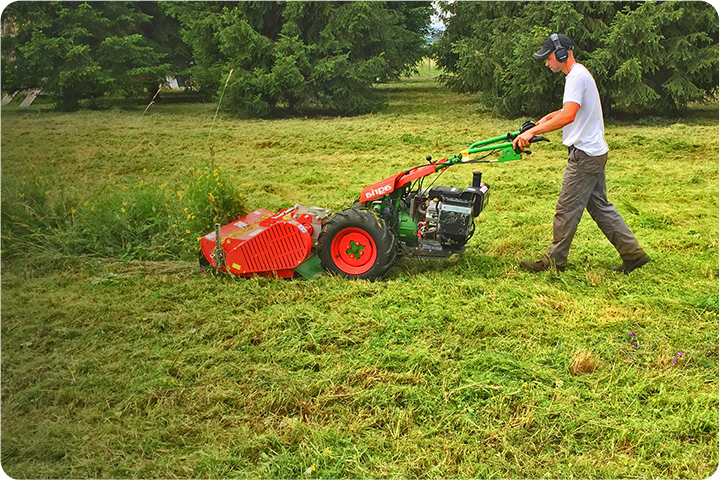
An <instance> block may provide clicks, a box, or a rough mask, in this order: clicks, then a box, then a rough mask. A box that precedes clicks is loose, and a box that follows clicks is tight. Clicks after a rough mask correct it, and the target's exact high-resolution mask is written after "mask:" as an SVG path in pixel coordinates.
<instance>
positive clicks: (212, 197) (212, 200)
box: [208, 193, 215, 202]
mask: <svg viewBox="0 0 720 480" xmlns="http://www.w3.org/2000/svg"><path fill="white" fill-rule="evenodd" d="M208 196H209V197H210V201H211V202H214V201H215V196H214V195H213V194H212V193H208Z"/></svg>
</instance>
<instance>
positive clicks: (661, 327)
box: [0, 66, 719, 478]
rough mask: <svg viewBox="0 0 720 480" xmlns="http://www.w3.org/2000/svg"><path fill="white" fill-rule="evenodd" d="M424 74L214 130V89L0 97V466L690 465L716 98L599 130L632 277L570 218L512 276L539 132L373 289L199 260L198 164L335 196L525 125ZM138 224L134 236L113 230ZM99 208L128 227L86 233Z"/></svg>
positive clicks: (452, 471) (314, 474) (699, 377)
mask: <svg viewBox="0 0 720 480" xmlns="http://www.w3.org/2000/svg"><path fill="white" fill-rule="evenodd" d="M424 68H427V66H425V67H424ZM436 74H437V72H427V71H426V70H425V69H422V70H421V74H420V75H417V76H414V77H411V78H407V79H403V80H401V81H399V82H395V83H392V84H389V85H385V86H382V87H381V88H383V89H384V90H386V91H387V94H388V99H389V105H388V108H387V109H385V110H383V111H381V112H379V113H376V114H373V115H364V116H358V117H341V118H336V117H322V116H315V117H309V118H290V117H288V118H280V119H274V120H238V119H233V118H230V117H227V116H224V115H220V116H218V117H217V119H216V120H214V114H215V108H216V105H215V104H213V103H209V102H208V103H203V102H202V101H199V102H187V101H184V100H183V97H182V96H181V95H180V96H178V95H171V94H166V95H165V101H162V102H157V103H155V104H153V105H152V106H150V107H149V108H148V109H147V111H145V109H146V105H145V104H140V103H137V104H130V105H126V106H122V107H120V106H113V107H112V108H109V109H105V110H83V111H79V112H76V113H60V112H55V111H52V110H51V109H49V107H48V106H47V105H43V104H39V105H35V106H32V107H30V108H27V109H19V108H17V107H16V106H14V105H13V104H11V105H9V106H7V107H3V109H2V133H1V136H2V166H1V173H2V209H3V223H2V244H3V253H2V384H1V385H2V412H1V413H2V443H1V446H0V452H1V460H2V468H3V470H4V471H5V473H6V474H7V475H10V476H12V477H14V478H189V477H191V478H201V477H202V478H227V477H243V478H244V477H251V478H268V477H270V478H366V477H373V478H416V477H423V478H454V477H482V478H488V477H489V478H573V477H575V478H705V477H709V476H710V475H712V474H713V472H715V470H716V469H717V467H718V223H719V222H718V106H717V104H714V105H706V106H699V107H695V108H693V109H691V111H690V112H689V113H688V114H687V115H685V116H683V117H679V118H672V119H659V118H642V119H636V120H625V121H608V123H607V125H606V134H607V141H608V143H609V145H610V148H611V153H610V158H609V163H608V166H607V178H608V189H609V198H610V200H611V201H612V202H613V203H615V205H616V206H617V207H618V209H619V210H620V212H621V213H622V214H623V216H624V218H625V219H626V220H627V222H628V224H629V225H630V227H631V229H632V230H633V231H634V232H635V234H636V236H637V237H638V239H639V241H640V243H641V245H642V246H643V247H644V249H645V250H646V251H647V252H648V253H649V254H650V256H651V257H652V259H653V261H652V262H651V263H650V264H648V265H647V266H645V267H643V268H642V269H639V270H637V271H635V272H633V273H632V274H631V275H629V276H625V275H621V274H618V273H615V272H613V271H611V270H610V267H611V266H613V265H616V264H618V263H619V257H618V256H617V254H616V252H615V251H614V249H613V247H612V246H611V245H610V244H609V242H608V241H607V240H606V239H605V238H604V236H603V234H602V233H601V231H600V230H599V229H598V228H597V226H596V225H595V224H594V223H593V222H592V220H591V219H590V218H589V216H588V215H585V216H584V217H583V220H582V222H581V224H580V227H579V229H578V232H577V236H576V238H575V241H574V243H573V248H572V250H571V254H570V259H569V263H568V269H567V270H566V271H565V272H562V273H557V272H543V273H541V274H535V275H533V274H529V273H526V272H523V271H521V270H519V268H518V263H519V261H521V260H525V259H528V260H537V259H539V258H540V257H541V256H542V254H543V253H544V252H545V250H546V248H547V246H548V245H549V242H550V241H551V238H552V219H553V213H554V206H555V202H556V200H557V196H558V193H559V190H560V184H561V179H562V173H563V170H564V165H565V162H566V159H565V157H566V149H565V148H564V147H563V146H562V144H561V138H560V133H559V132H554V133H551V134H548V135H547V136H548V137H549V138H550V139H551V140H552V143H550V144H539V145H537V146H535V148H533V150H534V153H533V154H532V155H530V156H525V157H524V158H523V160H521V161H516V162H509V163H504V164H500V165H498V164H495V165H490V166H482V165H481V166H480V167H482V168H473V167H478V166H477V165H476V166H460V167H457V168H456V169H455V170H450V171H448V172H446V173H445V174H444V175H443V176H442V177H441V178H440V179H439V180H438V182H437V184H436V185H453V186H460V187H465V186H467V185H468V184H469V183H470V181H471V178H472V171H473V170H481V171H483V174H484V175H483V179H484V181H485V182H487V183H488V184H489V185H490V186H491V191H492V195H491V198H490V203H489V205H488V209H487V210H486V211H485V212H483V213H482V214H481V215H480V217H478V219H477V220H476V224H477V230H476V233H475V236H474V237H473V239H472V240H471V242H470V244H469V246H468V248H467V250H466V252H464V253H463V254H462V255H459V256H456V257H454V258H451V259H449V260H444V261H423V260H413V259H401V260H400V261H398V263H397V264H396V266H395V267H394V269H393V270H392V271H391V273H390V275H389V276H388V278H387V279H386V280H383V281H378V282H366V281H348V280H346V279H343V278H339V277H333V276H329V275H323V276H321V277H318V278H316V279H315V280H311V281H308V280H303V279H298V280H278V279H268V278H261V279H250V280H233V279H231V278H227V277H217V276H214V275H211V274H209V273H207V272H205V273H202V272H199V269H198V266H197V264H196V262H195V261H194V255H195V251H196V245H197V243H194V242H196V239H197V237H198V236H200V235H204V234H205V233H207V232H208V231H210V229H209V228H206V226H205V224H204V223H203V222H204V220H203V222H194V220H195V219H193V218H192V215H193V214H194V213H193V208H194V206H197V202H199V200H197V201H196V203H195V204H193V203H186V202H189V200H188V199H189V198H190V195H189V194H188V192H190V191H191V190H192V189H193V188H201V187H202V185H201V186H200V187H197V186H196V187H193V185H195V184H192V185H191V182H197V181H198V178H199V179H200V180H202V179H203V178H204V179H205V180H206V181H208V182H210V183H212V185H211V186H212V188H215V187H217V188H230V187H228V185H232V187H231V191H225V190H223V192H224V193H223V192H221V193H217V192H215V193H213V194H212V195H209V196H212V199H213V200H212V202H215V195H216V194H217V195H218V196H220V195H228V196H231V197H232V198H233V199H235V200H236V201H237V204H240V205H241V206H242V208H243V209H244V211H245V212H250V211H252V210H254V209H255V208H260V207H264V208H268V209H271V210H272V209H279V208H281V207H287V206H291V205H293V204H295V203H300V204H303V205H313V206H319V207H325V208H329V209H331V210H333V211H339V210H341V209H343V208H346V207H347V206H349V205H351V204H352V202H353V201H354V200H355V199H356V198H357V196H358V195H359V192H360V190H361V189H362V188H363V187H364V186H366V185H368V184H370V183H373V182H375V181H377V180H380V179H382V178H385V177H387V176H389V175H391V174H394V173H397V172H398V171H401V170H404V169H406V168H408V167H411V166H414V165H418V164H421V163H423V162H424V157H425V155H432V156H433V157H434V158H442V157H444V156H448V155H452V154H454V153H456V152H458V151H460V150H462V149H464V148H465V147H466V146H467V145H469V144H470V143H472V142H474V141H477V140H480V139H483V138H488V137H492V136H496V135H501V134H504V133H506V132H509V131H515V130H516V129H517V128H518V126H519V125H520V124H521V123H522V122H523V121H524V120H526V118H517V119H514V120H507V119H500V118H496V117H493V116H492V115H490V114H488V113H483V112H481V111H479V110H478V106H477V103H476V98H475V96H472V95H458V94H456V93H453V92H450V91H448V90H446V89H444V88H443V87H442V86H441V85H439V84H438V83H437V82H436V81H435V78H436ZM210 183H208V185H209V184H210ZM215 183H217V184H218V185H217V186H216V185H215ZM221 183H222V184H223V185H224V186H222V187H221V186H219V184H221ZM198 185H199V184H198ZM203 185H205V184H203ZM203 188H204V187H203ZM208 188H209V187H208ZM33 192H34V193H33ZM153 192H155V193H153ZM166 192H171V193H170V194H166ZM176 192H179V193H177V194H176ZM207 193H208V194H210V193H212V192H210V191H208V192H207ZM153 195H158V196H153ZM161 195H164V196H161ZM200 196H202V197H203V198H204V196H205V192H201V195H200ZM171 199H172V200H171ZM143 202H144V203H143ZM153 202H160V203H159V204H158V205H160V204H162V205H161V206H162V208H160V207H158V208H156V205H155V203H153ZM173 202H174V203H173ZM212 205H215V203H212ZM95 207H97V209H96V208H95ZM163 209H164V210H163ZM185 209H188V210H185ZM100 211H102V215H104V217H93V216H92V215H94V214H95V213H97V212H100ZM6 212H8V213H7V214H6ZM44 212H45V213H44ZM164 212H169V213H167V215H168V216H169V220H168V221H167V224H165V223H163V218H164V216H165V213H164ZM215 213H217V214H225V213H226V214H229V215H233V214H234V212H215ZM185 214H187V217H186V216H185ZM22 215H25V217H23V216H22ZM131 215H135V217H132V218H133V220H128V218H130V216H131ZM198 215H200V213H198ZM145 216H147V218H148V222H149V221H150V220H152V222H154V223H153V225H154V227H153V228H154V230H152V231H153V232H154V233H153V235H156V236H155V237H152V239H145V240H143V238H145V237H143V233H142V232H141V233H140V234H138V237H137V238H135V239H134V240H133V242H134V243H135V245H132V246H128V245H126V244H125V243H123V242H125V241H124V240H122V239H120V240H122V241H120V240H119V238H120V237H118V235H119V236H122V235H129V234H128V233H127V231H128V229H135V230H142V231H145V230H143V229H144V223H143V222H144V218H145ZM50 217H52V221H50V220H48V218H50ZM170 217H171V218H170ZM23 218H27V220H22V219H23ZM98 218H99V220H98ZM33 222H34V223H33ZM84 222H85V223H84ZM93 222H95V223H93ZM102 222H104V223H102ZM181 222H186V223H181ZM193 222H194V223H193ZM111 224H112V226H113V228H114V227H115V226H116V225H118V226H123V225H125V230H122V228H120V227H118V228H120V230H117V232H119V233H113V232H115V231H114V230H108V232H110V233H108V234H107V235H106V236H104V237H103V236H102V235H100V233H98V232H100V231H103V232H104V231H105V230H104V229H105V228H106V227H107V228H110V226H109V225H111ZM93 235H95V237H93ZM89 238H95V239H98V238H99V239H100V240H98V241H99V242H101V243H108V244H113V245H114V247H113V248H115V247H117V248H115V249H114V250H113V249H111V248H109V249H108V250H106V251H103V250H102V247H98V246H97V245H95V244H93V243H92V242H91V241H90V240H88V239H89ZM123 238H125V237H123ZM128 238H130V237H128ZM155 239H157V241H155ZM161 241H162V242H161ZM138 242H140V247H138V246H137V245H138ZM143 242H145V243H143ZM153 242H154V243H153ZM93 245H95V246H93ZM170 246H172V249H170ZM73 252H74V253H73ZM631 340H632V341H631ZM679 352H682V353H681V354H680V353H679Z"/></svg>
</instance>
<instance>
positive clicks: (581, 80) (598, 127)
mask: <svg viewBox="0 0 720 480" xmlns="http://www.w3.org/2000/svg"><path fill="white" fill-rule="evenodd" d="M566 102H575V103H577V104H578V105H580V108H579V109H578V111H577V114H576V115H575V121H573V122H572V123H570V124H568V125H565V126H564V127H563V135H562V138H563V140H562V143H563V145H565V146H566V147H570V146H573V145H574V146H575V148H578V149H580V150H582V151H583V152H585V153H586V154H588V155H590V156H593V157H594V156H598V155H602V154H604V153H607V152H608V150H609V148H608V145H607V143H606V142H605V122H604V121H603V113H602V105H601V104H600V94H599V93H598V89H597V85H596V84H595V79H594V78H593V76H592V75H591V74H590V72H588V69H587V68H585V66H584V65H581V64H579V63H576V64H575V65H573V66H572V68H571V69H570V73H568V75H567V77H565V93H564V94H563V104H565V103H566Z"/></svg>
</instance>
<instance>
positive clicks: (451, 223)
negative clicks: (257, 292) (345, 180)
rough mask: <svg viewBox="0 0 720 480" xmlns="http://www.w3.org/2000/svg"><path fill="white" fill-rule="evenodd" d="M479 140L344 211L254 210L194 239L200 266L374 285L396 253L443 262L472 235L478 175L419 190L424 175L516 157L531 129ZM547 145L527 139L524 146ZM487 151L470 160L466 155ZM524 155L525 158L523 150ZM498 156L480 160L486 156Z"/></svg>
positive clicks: (480, 195)
mask: <svg viewBox="0 0 720 480" xmlns="http://www.w3.org/2000/svg"><path fill="white" fill-rule="evenodd" d="M534 126H535V124H534V123H532V122H525V124H523V126H522V127H521V128H520V130H519V131H517V132H514V133H508V134H506V135H502V136H499V137H494V138H489V139H487V140H481V141H479V142H475V143H473V144H472V145H470V146H469V147H468V148H467V149H466V150H465V151H463V152H460V153H458V154H456V155H453V156H451V157H449V158H443V159H442V160H437V161H433V160H432V158H431V157H429V156H428V157H427V158H426V160H427V162H428V164H427V165H420V166H417V167H413V168H410V169H408V170H405V171H403V172H400V173H397V174H395V175H392V176H390V177H388V178H386V179H384V180H381V181H379V182H377V183H374V184H372V185H370V186H368V187H365V188H364V189H363V190H362V192H361V193H360V198H359V199H358V201H357V202H355V204H354V205H353V206H352V207H351V208H348V209H346V210H343V211H342V212H339V213H336V214H335V215H333V214H332V213H331V212H330V211H329V210H325V209H323V208H317V207H304V206H301V205H295V206H294V207H292V208H287V209H284V210H281V211H280V212H278V213H273V212H270V211H268V210H264V209H258V210H255V211H254V212H252V213H251V214H249V215H247V216H245V217H243V218H240V219H239V220H237V221H235V222H232V223H230V224H228V225H225V226H224V227H220V225H219V224H217V225H215V231H214V232H210V233H208V234H207V235H205V236H204V237H202V239H201V251H200V264H201V265H202V266H204V267H209V266H212V267H214V268H216V269H217V270H220V271H222V272H226V273H229V274H231V275H234V276H240V277H253V276H277V277H281V278H289V277H293V276H295V275H296V274H300V275H302V276H303V277H306V278H313V277H315V276H316V275H318V274H319V273H320V272H322V269H325V270H327V271H329V272H333V273H336V274H339V275H343V276H345V277H347V278H353V279H354V278H365V279H377V278H381V277H383V276H384V275H386V274H387V273H388V271H389V270H390V268H391V267H392V266H393V263H395V260H396V258H397V257H398V256H399V255H404V256H407V257H425V258H447V257H449V256H450V255H452V254H455V253H460V252H462V251H463V250H465V245H466V244H467V242H468V240H470V238H472V236H473V233H475V223H474V218H475V217H477V216H478V215H479V214H480V212H482V211H483V209H484V208H485V206H486V205H487V202H488V197H489V187H488V185H487V184H485V183H483V182H482V173H481V172H474V173H473V181H472V184H471V185H470V186H469V187H467V188H466V189H464V190H463V189H461V188H458V187H445V186H433V185H434V183H435V181H437V178H439V177H440V175H438V176H437V177H436V178H435V180H433V181H432V183H430V185H429V186H427V187H424V186H423V182H424V180H425V178H426V177H428V176H430V175H433V174H436V173H438V172H440V173H442V172H444V171H445V170H446V169H448V168H450V167H452V166H454V165H459V164H472V163H496V162H497V163H501V162H507V161H510V160H518V159H520V158H521V152H520V151H519V150H514V149H513V147H512V141H513V140H514V139H515V137H516V136H518V135H519V134H521V133H522V132H524V131H526V130H528V129H530V128H532V127H534ZM539 141H548V140H547V139H546V138H543V137H534V138H533V139H532V140H530V142H531V143H535V142H539ZM481 152H487V153H485V155H483V156H482V157H478V158H474V159H471V158H470V155H472V154H476V153H481ZM525 153H530V152H529V151H525ZM496 154H499V157H497V158H495V159H492V160H486V158H487V157H489V156H491V155H496Z"/></svg>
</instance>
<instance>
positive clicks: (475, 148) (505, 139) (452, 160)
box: [434, 124, 548, 172]
mask: <svg viewBox="0 0 720 480" xmlns="http://www.w3.org/2000/svg"><path fill="white" fill-rule="evenodd" d="M533 125H534V124H533ZM524 127H525V126H523V128H524ZM518 135H520V131H517V132H512V133H508V134H506V135H500V136H499V137H493V138H488V139H487V140H480V141H479V142H475V143H473V144H472V145H470V146H469V147H468V148H467V150H464V151H462V152H460V153H456V154H455V155H453V156H452V157H448V158H447V159H445V161H444V162H443V163H435V164H434V165H435V171H436V172H439V171H440V170H442V169H444V168H447V167H449V166H451V165H456V164H458V163H464V162H467V161H468V156H469V155H471V154H473V153H480V152H489V151H492V150H502V154H501V155H500V157H499V158H498V159H497V162H498V163H502V162H509V161H511V160H520V159H521V158H522V155H521V154H522V151H521V150H520V149H519V148H517V149H515V148H513V143H512V142H513V140H515V138H516V137H517V136H518ZM533 140H534V139H533ZM539 140H544V141H548V140H547V139H545V138H542V137H539V138H538V141H539ZM527 153H530V152H529V151H528V152H527Z"/></svg>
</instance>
